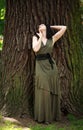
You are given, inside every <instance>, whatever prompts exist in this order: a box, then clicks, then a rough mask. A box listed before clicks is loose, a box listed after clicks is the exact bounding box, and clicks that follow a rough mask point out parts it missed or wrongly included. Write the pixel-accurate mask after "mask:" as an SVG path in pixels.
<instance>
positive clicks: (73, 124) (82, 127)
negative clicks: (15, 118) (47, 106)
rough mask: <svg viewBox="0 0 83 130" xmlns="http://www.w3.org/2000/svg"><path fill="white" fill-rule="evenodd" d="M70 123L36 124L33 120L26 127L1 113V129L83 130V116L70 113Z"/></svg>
mask: <svg viewBox="0 0 83 130" xmlns="http://www.w3.org/2000/svg"><path fill="white" fill-rule="evenodd" d="M67 119H68V122H69V125H67V124H65V123H64V124H63V126H62V125H61V123H59V122H55V123H52V124H51V125H44V124H38V123H37V124H34V125H32V123H31V122H29V124H28V125H27V127H24V126H22V125H19V124H16V123H15V122H11V121H9V120H3V117H2V116H1V115H0V130H83V118H82V119H77V118H76V117H75V116H73V115H71V114H69V115H68V117H67Z"/></svg>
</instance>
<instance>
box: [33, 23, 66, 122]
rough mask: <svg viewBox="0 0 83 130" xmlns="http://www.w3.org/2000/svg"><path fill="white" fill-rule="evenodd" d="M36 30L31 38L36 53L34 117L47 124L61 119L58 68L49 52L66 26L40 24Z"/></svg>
mask: <svg viewBox="0 0 83 130" xmlns="http://www.w3.org/2000/svg"><path fill="white" fill-rule="evenodd" d="M52 29H57V30H58V31H57V33H56V34H54V35H53V33H52ZM38 31H39V33H37V35H34V36H33V39H32V48H33V51H34V52H35V55H36V70H35V74H36V75H35V104H34V118H35V120H36V121H38V122H45V123H46V124H49V123H51V122H52V121H53V120H60V119H61V111H60V83H59V77H58V69H57V66H56V62H55V61H54V59H53V58H52V55H51V54H52V49H53V45H54V44H56V41H57V40H58V39H60V38H61V36H62V35H63V34H64V33H65V31H66V26H47V25H45V24H41V25H39V29H38Z"/></svg>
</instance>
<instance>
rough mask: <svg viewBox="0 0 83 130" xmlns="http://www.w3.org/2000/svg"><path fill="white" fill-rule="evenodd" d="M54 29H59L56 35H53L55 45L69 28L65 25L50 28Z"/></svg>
mask: <svg viewBox="0 0 83 130" xmlns="http://www.w3.org/2000/svg"><path fill="white" fill-rule="evenodd" d="M50 27H51V28H52V29H57V30H58V32H57V33H56V34H54V35H53V37H52V38H53V45H54V43H55V42H56V41H57V40H58V39H60V38H61V37H62V35H63V34H64V33H65V31H66V29H67V27H66V26H63V25H61V26H60V25H57V26H50Z"/></svg>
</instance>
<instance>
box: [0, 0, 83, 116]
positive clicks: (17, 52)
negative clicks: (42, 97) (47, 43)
mask: <svg viewBox="0 0 83 130" xmlns="http://www.w3.org/2000/svg"><path fill="white" fill-rule="evenodd" d="M41 23H45V24H50V25H54V24H55V25H59V24H60V25H66V26H67V32H66V33H65V34H64V36H63V37H62V38H61V39H60V40H58V41H57V42H56V43H55V45H54V49H53V57H54V59H55V60H56V63H57V66H58V69H59V74H60V81H61V95H62V98H61V110H62V111H63V112H64V113H65V112H66V111H68V112H72V113H76V114H81V113H82V108H83V106H82V103H83V100H82V92H83V89H82V74H83V73H82V49H81V48H82V47H81V40H80V35H79V33H80V15H79V0H73V1H72V0H63V1H62V0H56V1H55V0H42V1H40V0H28V1H26V0H19V1H18V0H6V15H5V30H4V45H3V51H2V66H3V70H2V84H1V86H2V90H3V95H4V105H3V107H2V112H3V113H4V114H6V115H9V116H11V115H12V116H13V115H19V116H22V115H24V114H26V115H31V114H33V105H34V104H33V102H34V76H35V56H34V52H33V51H32V45H31V43H32V39H31V38H32V35H33V34H34V32H36V31H37V29H38V25H39V24H41Z"/></svg>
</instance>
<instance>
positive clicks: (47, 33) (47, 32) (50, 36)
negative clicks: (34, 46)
mask: <svg viewBox="0 0 83 130" xmlns="http://www.w3.org/2000/svg"><path fill="white" fill-rule="evenodd" d="M53 35H54V33H53V31H52V29H51V27H50V25H49V24H46V37H47V39H51V38H52V36H53Z"/></svg>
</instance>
